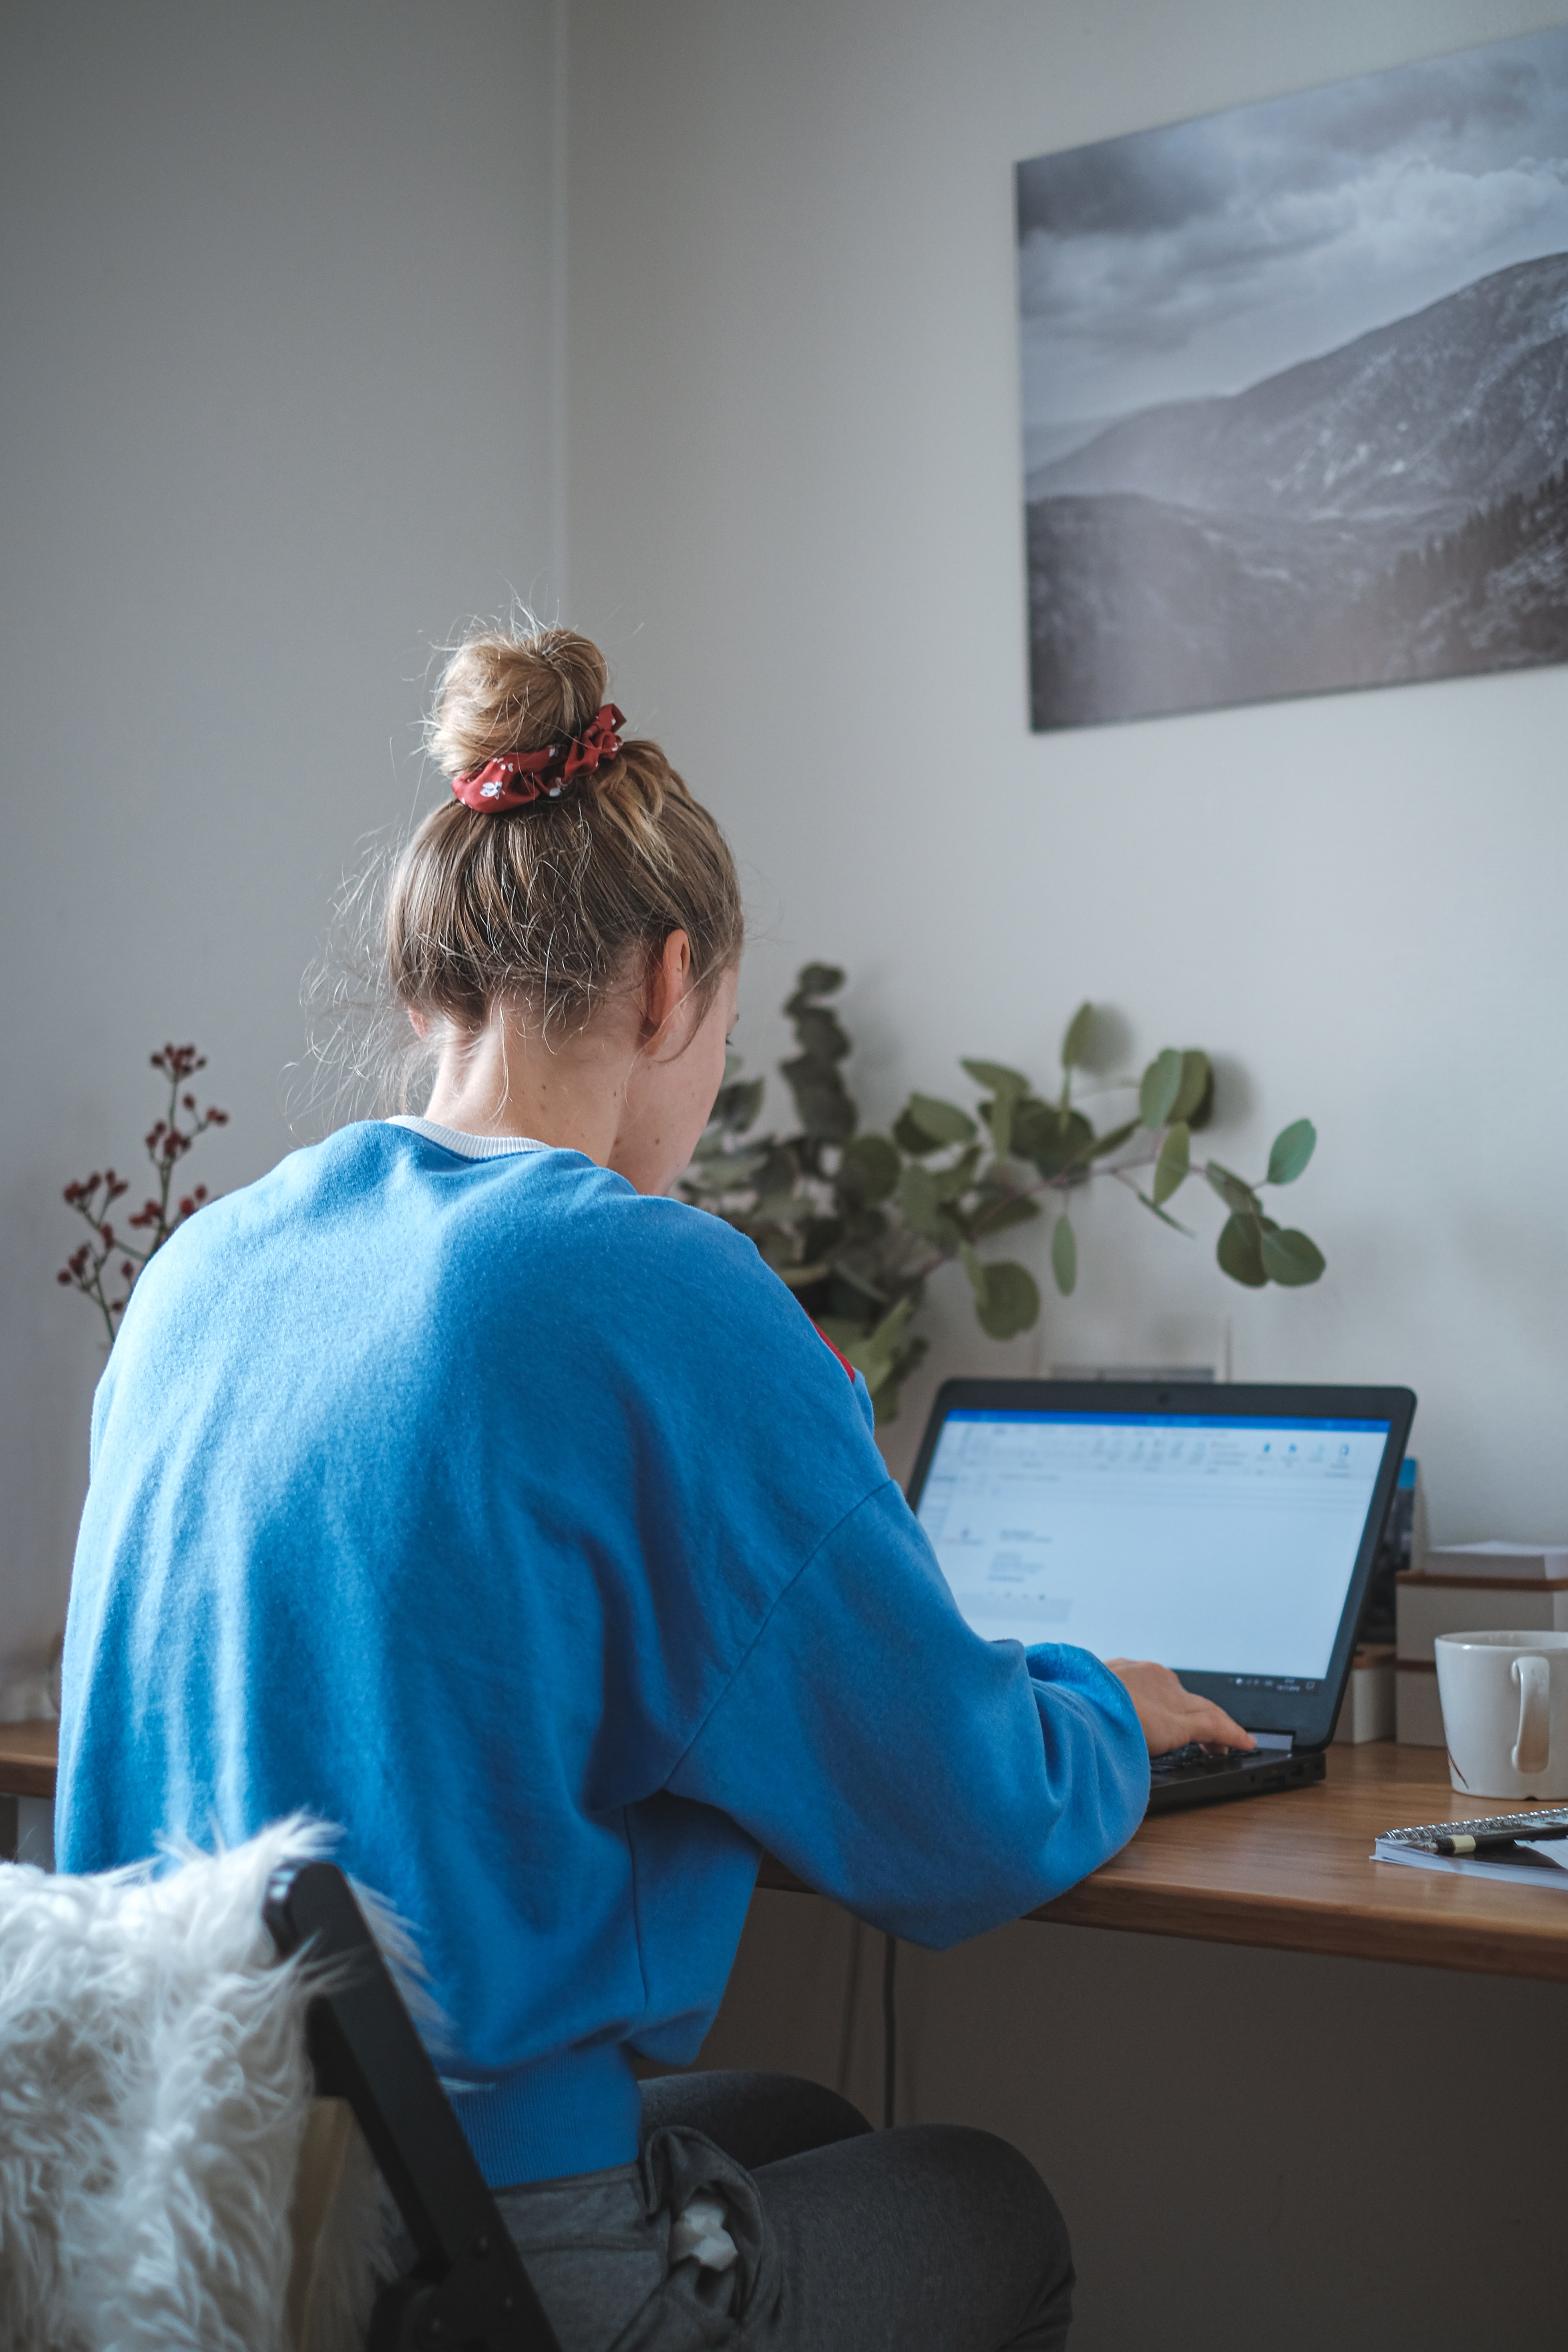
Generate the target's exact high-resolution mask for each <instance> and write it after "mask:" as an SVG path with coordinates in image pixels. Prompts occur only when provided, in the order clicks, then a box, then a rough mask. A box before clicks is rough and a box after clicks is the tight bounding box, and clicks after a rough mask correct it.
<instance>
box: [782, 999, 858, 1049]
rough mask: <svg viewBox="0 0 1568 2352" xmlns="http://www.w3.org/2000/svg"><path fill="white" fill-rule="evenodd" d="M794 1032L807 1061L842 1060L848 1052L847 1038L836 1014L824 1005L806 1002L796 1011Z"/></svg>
mask: <svg viewBox="0 0 1568 2352" xmlns="http://www.w3.org/2000/svg"><path fill="white" fill-rule="evenodd" d="M795 1035H796V1036H797V1037H798V1038H799V1040H800V1050H801V1053H802V1054H803V1055H805V1058H806V1060H808V1061H812V1062H842V1061H843V1059H844V1057H845V1055H847V1053H848V1052H849V1039H848V1036H847V1033H846V1032H845V1029H844V1027H843V1025H842V1024H841V1023H840V1021H839V1019H838V1016H837V1013H830V1012H828V1010H827V1008H826V1005H821V1004H808V1005H806V1006H805V1008H804V1010H803V1011H801V1012H799V1013H796V1014H795Z"/></svg>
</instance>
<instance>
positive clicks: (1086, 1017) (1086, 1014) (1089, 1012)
mask: <svg viewBox="0 0 1568 2352" xmlns="http://www.w3.org/2000/svg"><path fill="white" fill-rule="evenodd" d="M1093 1030H1094V1007H1093V1005H1092V1004H1080V1005H1079V1008H1078V1011H1077V1012H1076V1013H1074V1014H1073V1017H1072V1019H1071V1020H1070V1021H1069V1022H1068V1025H1067V1034H1066V1036H1065V1037H1064V1038H1063V1039H1062V1067H1063V1069H1064V1070H1080V1069H1081V1068H1082V1067H1083V1065H1084V1058H1085V1056H1086V1055H1087V1054H1088V1052H1089V1038H1090V1036H1091V1035H1092V1034H1093Z"/></svg>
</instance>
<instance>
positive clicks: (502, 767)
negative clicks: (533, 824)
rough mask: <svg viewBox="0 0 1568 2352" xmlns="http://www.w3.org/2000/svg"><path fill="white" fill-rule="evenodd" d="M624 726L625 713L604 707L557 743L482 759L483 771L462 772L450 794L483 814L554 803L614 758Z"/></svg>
mask: <svg viewBox="0 0 1568 2352" xmlns="http://www.w3.org/2000/svg"><path fill="white" fill-rule="evenodd" d="M625 725H626V713H625V711H624V710H617V709H616V706H615V704H614V703H613V702H606V703H605V704H604V705H603V706H602V707H601V708H600V709H599V710H598V711H596V712H595V716H594V717H593V718H592V719H590V720H589V722H588V724H587V726H586V727H584V730H583V732H582V733H581V735H573V736H570V737H568V739H567V740H565V741H564V742H562V743H546V744H545V745H544V746H543V748H542V750H541V751H509V752H508V753H507V755H506V757H505V758H504V759H502V760H487V761H486V762H485V764H484V766H483V767H482V768H465V769H464V770H463V772H462V774H461V775H458V776H454V777H453V779H452V790H453V791H454V792H455V793H457V795H458V799H459V800H460V801H461V802H462V803H463V806H464V807H465V808H471V809H478V810H479V811H480V812H481V814H482V813H485V812H487V811H494V810H497V809H514V808H526V807H527V806H528V805H529V803H530V802H531V801H537V800H550V801H558V800H559V799H560V797H561V795H562V793H563V792H564V791H565V789H566V787H567V785H568V784H570V783H574V782H575V781H576V779H577V778H578V777H579V776H591V775H592V774H593V773H594V771H595V768H599V767H602V766H603V764H604V762H605V761H606V760H614V759H616V758H618V756H619V754H620V749H621V739H620V736H619V734H618V733H617V731H616V730H617V729H619V728H622V727H624V726H625Z"/></svg>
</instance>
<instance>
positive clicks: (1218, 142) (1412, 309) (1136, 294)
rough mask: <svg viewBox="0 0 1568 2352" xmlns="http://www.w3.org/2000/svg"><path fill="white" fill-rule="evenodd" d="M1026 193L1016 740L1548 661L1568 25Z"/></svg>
mask: <svg viewBox="0 0 1568 2352" xmlns="http://www.w3.org/2000/svg"><path fill="white" fill-rule="evenodd" d="M1017 199H1018V247H1019V255H1018V258H1019V301H1020V311H1021V319H1022V341H1023V376H1024V440H1025V483H1026V488H1025V498H1026V511H1027V527H1028V574H1029V636H1030V676H1031V689H1032V701H1033V721H1034V725H1035V726H1036V727H1037V729H1051V728H1061V727H1078V726H1083V725H1087V724H1089V723H1091V722H1093V721H1097V720H1104V719H1136V718H1144V717H1151V716H1153V715H1155V714H1157V713H1163V712H1172V711H1181V710H1194V709H1206V708H1210V707H1213V706H1215V705H1217V704H1224V703H1235V702H1256V701H1261V700H1265V699H1268V698H1273V697H1277V696H1281V695H1302V694H1319V693H1325V692H1331V691H1334V690H1336V689H1340V688H1347V687H1363V686H1387V685H1394V684H1398V683H1401V682H1404V681H1407V680H1410V679H1415V678H1431V677H1450V676H1454V675H1458V674H1462V673H1467V672H1475V671H1480V670H1499V669H1522V668H1528V667H1534V666H1536V665H1539V664H1542V663H1549V662H1562V661H1568V30H1565V31H1557V32H1551V33H1543V34H1540V35H1537V36H1533V37H1531V38H1529V39H1526V40H1519V41H1506V42H1499V43H1495V44H1493V45H1491V46H1490V47H1486V48H1479V49H1468V50H1464V51H1462V52H1461V53H1460V54H1458V56H1453V57H1446V58H1435V59H1433V60H1431V61H1430V62H1428V63H1426V64H1422V65H1415V66H1407V67H1402V68H1397V69H1395V70H1394V71H1392V72H1387V73H1380V74H1372V75H1367V76H1364V77H1363V78H1361V79H1357V80H1354V81H1344V82H1338V83H1335V84H1332V85H1331V86H1330V87H1329V88H1327V89H1316V90H1310V91H1307V92H1305V93H1304V94H1302V95H1300V96H1299V97H1292V98H1284V99H1277V100H1270V101H1268V103H1266V104H1262V105H1256V106H1247V107H1238V108H1235V109H1233V110H1230V111H1228V112H1226V113H1224V114H1215V115H1210V116H1207V117H1205V118H1204V119H1203V120H1201V121H1193V122H1183V123H1177V124H1174V125H1173V126H1172V127H1171V128H1169V129H1166V130H1161V131H1140V132H1136V133H1133V134H1132V135H1131V136H1129V137H1126V138H1121V139H1111V140H1106V141H1103V142H1100V144H1098V145H1095V146H1092V147H1079V148H1075V149H1073V150H1071V151H1070V152H1066V153H1061V154H1055V155H1042V156H1038V157H1037V158H1035V159H1034V160H1033V161H1032V162H1029V163H1021V164H1020V165H1019V166H1018V174H1017Z"/></svg>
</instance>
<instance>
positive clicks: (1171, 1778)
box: [1149, 1748, 1328, 1813]
mask: <svg viewBox="0 0 1568 2352" xmlns="http://www.w3.org/2000/svg"><path fill="white" fill-rule="evenodd" d="M1162 1767H1164V1769H1163V1770H1162V1769H1161V1768H1162ZM1327 1771H1328V1760H1327V1759H1326V1757H1325V1755H1324V1753H1323V1750H1322V1749H1321V1748H1297V1749H1294V1750H1293V1751H1292V1752H1290V1753H1289V1754H1288V1755H1287V1754H1281V1753H1279V1751H1273V1752H1267V1753H1264V1754H1262V1755H1250V1754H1236V1755H1226V1756H1204V1757H1198V1758H1192V1759H1186V1758H1183V1757H1181V1755H1180V1751H1178V1755H1177V1757H1176V1758H1175V1759H1168V1758H1165V1757H1163V1756H1156V1757H1155V1759H1154V1760H1153V1767H1152V1772H1151V1775H1150V1787H1149V1811H1150V1812H1151V1813H1174V1812H1180V1811H1183V1810H1184V1808H1185V1807H1186V1806H1188V1805H1223V1804H1225V1803H1226V1802H1227V1801H1228V1800H1229V1799H1230V1798H1232V1797H1264V1796H1267V1795H1268V1793H1269V1791H1270V1790H1274V1789H1305V1788H1308V1787H1310V1784H1311V1783H1312V1782H1313V1781H1314V1780H1322V1779H1323V1777H1324V1775H1325V1774H1326V1773H1327Z"/></svg>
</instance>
